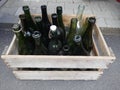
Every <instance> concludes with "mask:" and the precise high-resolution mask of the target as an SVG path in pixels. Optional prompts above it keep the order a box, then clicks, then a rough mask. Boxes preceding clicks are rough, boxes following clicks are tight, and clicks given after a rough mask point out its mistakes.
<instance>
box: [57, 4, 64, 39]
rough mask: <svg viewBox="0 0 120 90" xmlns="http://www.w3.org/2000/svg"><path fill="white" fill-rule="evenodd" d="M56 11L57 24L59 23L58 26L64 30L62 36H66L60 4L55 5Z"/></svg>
mask: <svg viewBox="0 0 120 90" xmlns="http://www.w3.org/2000/svg"><path fill="white" fill-rule="evenodd" d="M56 12H57V15H58V24H59V27H61V28H62V30H63V32H64V38H66V31H65V25H64V23H63V15H62V13H63V9H62V6H57V8H56Z"/></svg>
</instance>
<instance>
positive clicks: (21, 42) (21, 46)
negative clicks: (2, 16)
mask: <svg viewBox="0 0 120 90" xmlns="http://www.w3.org/2000/svg"><path fill="white" fill-rule="evenodd" d="M12 29H13V32H14V33H15V34H16V37H17V40H18V54H19V55H26V54H27V53H28V50H27V48H26V47H27V46H26V42H25V37H24V34H23V32H22V29H21V28H20V25H19V24H14V25H13V27H12Z"/></svg>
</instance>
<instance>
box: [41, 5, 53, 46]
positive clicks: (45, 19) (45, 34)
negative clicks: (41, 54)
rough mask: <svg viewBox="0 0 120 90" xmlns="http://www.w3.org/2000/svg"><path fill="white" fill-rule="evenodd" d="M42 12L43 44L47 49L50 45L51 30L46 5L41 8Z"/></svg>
mask: <svg viewBox="0 0 120 90" xmlns="http://www.w3.org/2000/svg"><path fill="white" fill-rule="evenodd" d="M41 11H42V29H43V30H42V36H43V43H44V45H45V46H46V47H48V43H49V37H48V33H49V30H50V25H51V23H50V21H49V19H48V15H47V6H46V5H42V6H41Z"/></svg>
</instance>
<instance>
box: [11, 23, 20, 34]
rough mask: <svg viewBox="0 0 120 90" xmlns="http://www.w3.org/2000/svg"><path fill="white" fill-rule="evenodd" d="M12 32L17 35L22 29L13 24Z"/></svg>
mask: <svg viewBox="0 0 120 90" xmlns="http://www.w3.org/2000/svg"><path fill="white" fill-rule="evenodd" d="M12 30H13V32H15V33H17V32H20V31H21V30H22V29H20V25H19V24H17V23H16V24H14V25H13V27H12Z"/></svg>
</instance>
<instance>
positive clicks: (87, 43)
mask: <svg viewBox="0 0 120 90" xmlns="http://www.w3.org/2000/svg"><path fill="white" fill-rule="evenodd" d="M95 22H96V19H95V17H89V18H88V25H87V28H86V30H85V33H84V35H83V38H82V41H83V45H84V47H85V49H86V50H87V51H88V52H89V53H90V52H91V50H92V48H93V39H92V32H93V27H94V25H95Z"/></svg>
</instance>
